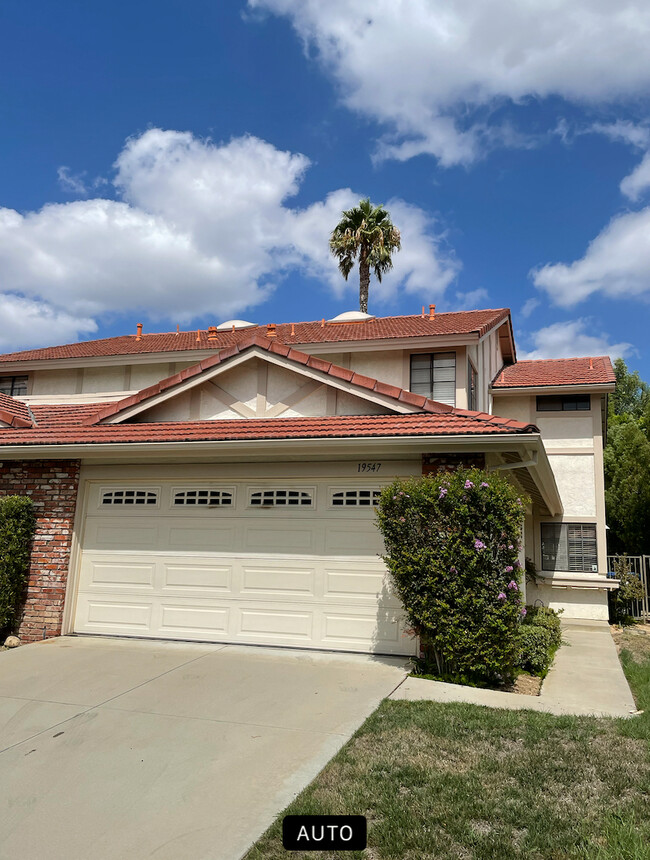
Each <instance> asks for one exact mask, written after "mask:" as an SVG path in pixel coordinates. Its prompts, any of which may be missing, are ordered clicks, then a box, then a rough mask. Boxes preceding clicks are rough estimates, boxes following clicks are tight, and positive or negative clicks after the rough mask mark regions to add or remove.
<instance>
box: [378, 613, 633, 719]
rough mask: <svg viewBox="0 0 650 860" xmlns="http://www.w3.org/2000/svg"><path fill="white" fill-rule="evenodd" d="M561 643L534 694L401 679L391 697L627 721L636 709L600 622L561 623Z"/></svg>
mask: <svg viewBox="0 0 650 860" xmlns="http://www.w3.org/2000/svg"><path fill="white" fill-rule="evenodd" d="M562 637H563V639H564V641H565V643H566V644H565V645H563V646H562V647H561V648H560V649H559V651H558V652H557V654H556V656H555V662H554V663H553V666H552V667H551V670H550V672H549V673H548V676H547V677H546V680H545V681H544V683H543V685H542V692H541V695H539V696H520V695H518V694H517V693H499V692H497V691H496V690H479V689H476V688H475V687H462V686H460V685H458V684H443V683H441V682H439V681H427V680H423V679H421V678H407V679H406V680H405V681H404V683H403V684H401V685H400V686H399V687H398V688H397V690H395V692H394V693H392V695H391V696H390V698H391V699H397V700H406V701H411V702H412V701H420V700H427V701H432V702H469V703H471V704H474V705H486V706H487V707H490V708H506V709H508V710H531V711H543V712H545V713H549V714H558V715H562V714H575V715H578V716H587V715H594V716H598V717H629V716H630V715H631V714H633V713H635V711H636V704H635V703H634V698H633V697H632V692H631V690H630V687H629V684H628V683H627V679H626V678H625V675H624V674H623V669H622V668H621V664H620V662H619V659H618V654H617V653H616V645H615V644H614V640H613V638H612V634H611V633H610V630H609V625H608V624H607V622H605V621H577V620H576V621H565V622H563V624H562Z"/></svg>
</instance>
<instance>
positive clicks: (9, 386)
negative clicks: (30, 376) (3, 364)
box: [0, 376, 27, 397]
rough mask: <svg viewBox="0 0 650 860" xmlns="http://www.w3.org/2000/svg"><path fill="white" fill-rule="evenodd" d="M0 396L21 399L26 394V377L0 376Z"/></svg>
mask: <svg viewBox="0 0 650 860" xmlns="http://www.w3.org/2000/svg"><path fill="white" fill-rule="evenodd" d="M0 394H8V395H9V396H10V397H22V396H24V395H25V394H27V377H26V376H0Z"/></svg>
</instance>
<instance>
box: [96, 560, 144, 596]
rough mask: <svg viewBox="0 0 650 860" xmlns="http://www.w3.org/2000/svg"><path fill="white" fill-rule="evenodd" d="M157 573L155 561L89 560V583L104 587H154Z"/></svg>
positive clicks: (139, 588)
mask: <svg viewBox="0 0 650 860" xmlns="http://www.w3.org/2000/svg"><path fill="white" fill-rule="evenodd" d="M155 575H156V565H155V564H153V563H145V562H143V563H138V564H136V563H133V562H126V561H120V562H118V561H115V560H111V561H92V560H89V561H88V562H87V576H88V581H89V584H90V585H92V586H96V587H97V588H103V589H114V588H116V587H118V588H119V589H120V590H124V589H138V590H142V589H152V588H153V587H154V579H155Z"/></svg>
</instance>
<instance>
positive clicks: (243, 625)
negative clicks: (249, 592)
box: [238, 606, 314, 644]
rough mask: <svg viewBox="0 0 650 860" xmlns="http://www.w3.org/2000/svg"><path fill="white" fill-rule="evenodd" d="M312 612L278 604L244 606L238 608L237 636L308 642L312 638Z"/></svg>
mask: <svg viewBox="0 0 650 860" xmlns="http://www.w3.org/2000/svg"><path fill="white" fill-rule="evenodd" d="M313 624H314V613H313V611H310V610H307V609H302V610H300V609H294V610H292V609H288V608H286V607H284V606H278V608H277V609H273V608H272V607H269V606H264V607H259V608H258V609H255V608H253V607H246V608H242V609H241V610H240V626H239V633H238V635H239V637H240V638H241V639H248V641H250V638H251V637H254V639H255V641H261V642H271V641H274V640H275V641H277V640H282V643H283V644H287V643H289V644H290V643H292V642H295V643H302V644H306V643H307V644H309V643H311V642H312V640H313Z"/></svg>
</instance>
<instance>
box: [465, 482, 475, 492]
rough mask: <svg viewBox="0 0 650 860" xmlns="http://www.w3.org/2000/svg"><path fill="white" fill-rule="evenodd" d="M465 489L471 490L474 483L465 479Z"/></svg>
mask: <svg viewBox="0 0 650 860" xmlns="http://www.w3.org/2000/svg"><path fill="white" fill-rule="evenodd" d="M465 489H466V490H473V489H474V484H473V483H472V482H471V481H465Z"/></svg>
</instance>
